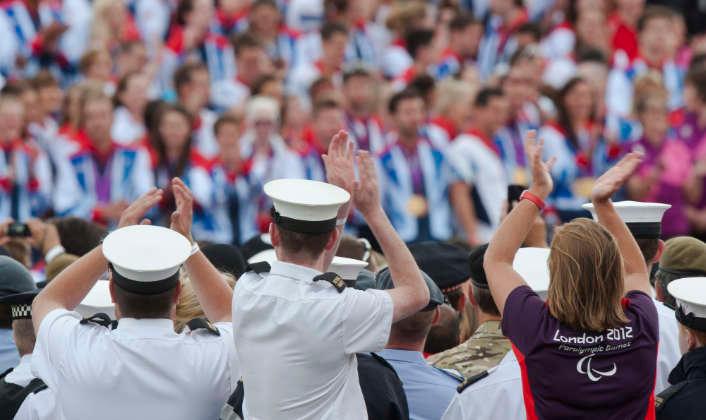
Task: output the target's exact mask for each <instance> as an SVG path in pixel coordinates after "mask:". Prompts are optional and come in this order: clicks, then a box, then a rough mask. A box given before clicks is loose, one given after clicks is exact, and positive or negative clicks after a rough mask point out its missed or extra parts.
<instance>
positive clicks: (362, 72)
mask: <svg viewBox="0 0 706 420" xmlns="http://www.w3.org/2000/svg"><path fill="white" fill-rule="evenodd" d="M372 76H373V75H372V74H371V73H370V71H369V70H368V69H366V68H364V67H355V68H354V69H352V70H348V71H346V72H344V73H343V83H346V82H348V81H349V80H351V79H354V78H356V77H365V78H372Z"/></svg>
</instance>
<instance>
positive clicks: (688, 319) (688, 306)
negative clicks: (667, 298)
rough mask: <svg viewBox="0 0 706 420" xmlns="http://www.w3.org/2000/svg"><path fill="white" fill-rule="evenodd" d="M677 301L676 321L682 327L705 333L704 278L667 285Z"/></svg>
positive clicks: (680, 280) (689, 279) (677, 281)
mask: <svg viewBox="0 0 706 420" xmlns="http://www.w3.org/2000/svg"><path fill="white" fill-rule="evenodd" d="M667 291H668V292H669V294H670V295H672V296H674V298H675V299H676V300H677V310H676V316H677V320H678V321H679V322H680V323H682V324H683V325H684V326H686V327H689V328H692V329H694V330H699V331H704V332H706V277H686V278H683V279H677V280H674V281H672V282H670V283H669V284H668V285H667Z"/></svg>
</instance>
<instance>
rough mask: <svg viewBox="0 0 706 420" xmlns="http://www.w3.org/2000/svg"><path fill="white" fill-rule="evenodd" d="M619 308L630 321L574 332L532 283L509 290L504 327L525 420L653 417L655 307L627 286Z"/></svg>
mask: <svg viewBox="0 0 706 420" xmlns="http://www.w3.org/2000/svg"><path fill="white" fill-rule="evenodd" d="M622 307H623V311H624V312H625V316H626V317H627V319H628V320H629V322H628V323H627V324H625V325H619V326H615V328H609V329H607V330H605V331H577V330H574V329H572V328H569V327H567V326H566V325H564V324H563V323H561V322H560V321H559V320H558V319H556V318H555V317H553V316H552V315H551V314H550V313H549V308H548V307H547V305H546V304H545V302H544V301H543V300H542V299H541V298H540V297H539V296H538V295H537V294H536V293H534V292H533V291H532V289H530V288H529V287H528V286H526V285H523V286H519V287H517V288H515V289H514V290H513V291H512V292H510V294H509V296H508V297H507V300H506V302H505V309H504V313H503V319H502V330H503V334H505V336H507V338H509V339H510V341H511V342H512V349H513V352H514V353H515V356H516V357H517V361H518V362H519V364H520V368H521V371H522V393H523V396H524V403H525V410H526V414H527V419H530V420H531V419H540V418H580V417H581V418H583V417H586V416H587V415H590V416H591V417H592V418H616V419H618V418H619V419H648V420H654V418H655V412H654V409H655V401H654V387H655V375H656V366H657V344H658V342H659V332H658V330H659V328H658V318H657V311H656V309H655V305H654V303H653V301H652V298H651V297H649V296H647V295H646V294H645V293H644V292H640V291H630V292H628V293H627V295H626V297H625V298H623V300H622ZM549 371H551V372H553V374H552V375H547V372H549Z"/></svg>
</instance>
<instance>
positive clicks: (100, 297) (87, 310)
mask: <svg viewBox="0 0 706 420" xmlns="http://www.w3.org/2000/svg"><path fill="white" fill-rule="evenodd" d="M109 283H110V282H108V281H107V280H98V281H97V282H96V284H94V285H93V287H92V288H91V290H90V291H89V292H88V294H87V295H86V297H85V298H83V300H82V301H81V303H79V304H78V306H77V307H76V312H78V313H79V314H81V316H82V317H84V318H89V317H91V316H93V315H95V314H97V313H104V314H106V315H108V316H109V317H110V318H111V319H115V304H114V303H113V299H112V298H111V297H110V289H109Z"/></svg>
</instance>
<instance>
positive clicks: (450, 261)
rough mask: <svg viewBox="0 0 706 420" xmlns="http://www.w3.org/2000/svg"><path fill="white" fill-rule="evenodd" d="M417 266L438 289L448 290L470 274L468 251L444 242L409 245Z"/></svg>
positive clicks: (463, 280) (466, 278) (464, 280)
mask: <svg viewBox="0 0 706 420" xmlns="http://www.w3.org/2000/svg"><path fill="white" fill-rule="evenodd" d="M409 250H410V251H411V252H412V256H413V257H414V260H415V261H416V262H417V265H419V268H420V269H421V270H422V271H424V272H425V273H427V274H428V275H429V277H431V278H432V279H433V280H434V282H435V283H436V285H437V286H439V289H441V290H442V291H443V292H449V291H451V290H453V289H454V288H456V287H458V286H459V285H461V284H462V283H465V282H466V281H468V278H469V277H470V276H471V273H470V271H469V267H468V252H467V251H465V250H464V249H463V248H460V247H458V246H456V245H451V244H448V243H444V242H434V241H429V242H419V243H416V244H412V245H410V246H409Z"/></svg>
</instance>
